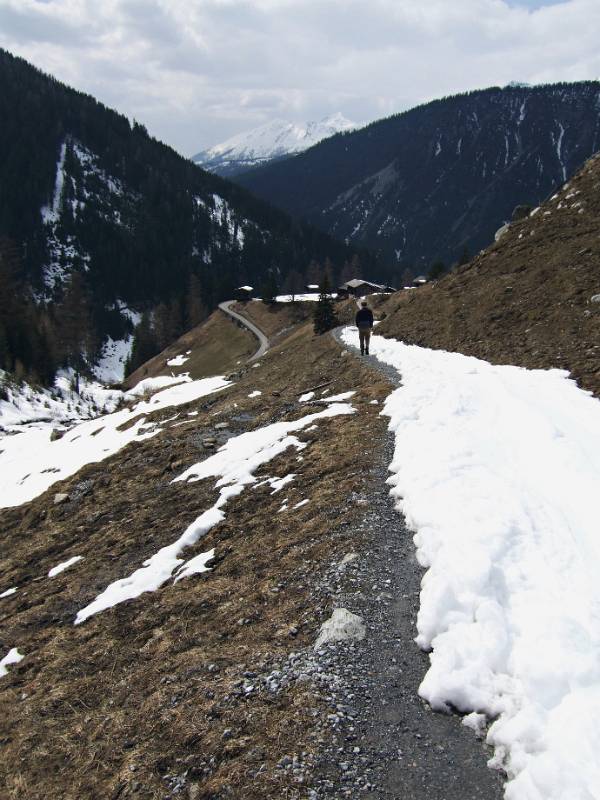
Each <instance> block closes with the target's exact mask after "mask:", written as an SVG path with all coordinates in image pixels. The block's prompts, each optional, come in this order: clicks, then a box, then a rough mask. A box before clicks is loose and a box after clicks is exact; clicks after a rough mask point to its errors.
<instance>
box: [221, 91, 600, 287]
mask: <svg viewBox="0 0 600 800" xmlns="http://www.w3.org/2000/svg"><path fill="white" fill-rule="evenodd" d="M599 147H600V83H599V82H597V81H588V82H581V83H570V84H569V83H561V84H554V85H547V86H535V87H531V86H526V85H509V86H507V87H505V88H504V89H500V88H491V89H485V90H482V91H476V92H470V93H468V94H462V95H457V96H454V97H447V98H444V99H441V100H436V101H434V102H431V103H427V104H426V105H422V106H419V107H417V108H414V109H412V110H410V111H406V112H404V113H402V114H397V115H396V116H393V117H389V118H388V119H384V120H380V121H378V122H374V123H372V124H370V125H368V126H366V127H364V128H361V129H360V130H356V131H353V132H349V133H347V134H346V135H344V136H343V138H342V137H333V138H331V139H326V140H324V141H322V142H320V143H319V144H317V145H316V146H315V147H312V148H311V149H310V150H309V151H307V152H305V153H300V154H299V155H296V156H295V157H293V158H288V159H285V160H284V161H280V162H275V163H270V164H267V165H266V166H262V167H257V168H255V169H253V170H250V171H248V172H245V173H242V174H240V175H238V176H236V178H235V180H236V181H238V182H239V183H240V184H241V185H243V186H245V187H246V188H248V189H250V190H251V191H252V192H254V193H256V194H257V195H259V196H260V197H263V198H265V199H266V200H268V201H269V202H271V203H273V204H274V205H277V206H279V207H280V208H283V209H285V210H286V211H288V212H290V213H291V214H293V215H295V216H296V217H300V218H303V219H305V220H308V221H310V222H312V223H313V224H315V225H318V226H319V227H320V228H321V229H322V230H324V231H327V232H329V233H331V234H332V235H334V236H336V237H338V238H339V239H342V240H345V241H346V242H351V243H356V244H358V243H360V244H361V245H364V246H366V247H369V248H370V249H372V250H373V251H374V252H375V253H376V254H377V255H378V256H379V257H380V258H381V259H382V260H383V261H385V262H387V263H388V264H392V263H393V264H396V265H397V266H398V267H402V266H407V267H411V268H413V269H417V270H419V271H421V270H423V269H426V268H427V267H428V266H429V265H431V263H432V262H435V261H437V260H441V261H443V262H445V263H446V265H449V264H451V263H453V262H455V261H456V260H458V259H460V258H461V256H463V257H464V256H465V254H466V253H469V254H471V255H472V254H474V253H475V252H477V251H479V250H480V249H481V248H482V247H484V246H486V245H487V244H489V242H490V241H493V237H494V233H495V231H496V230H497V229H498V228H500V227H501V226H502V224H503V223H504V222H505V221H506V220H509V219H510V218H511V215H512V212H513V210H514V208H515V207H516V206H517V205H519V204H530V205H537V204H539V203H540V202H541V201H542V200H543V199H544V198H546V197H547V196H548V195H549V194H550V193H551V192H552V191H553V190H554V189H555V188H556V187H557V186H558V185H560V184H561V183H563V182H564V181H566V180H567V179H568V178H569V177H570V176H571V175H572V174H573V173H574V172H575V171H576V170H577V169H578V168H579V167H580V166H581V164H582V163H583V162H584V160H585V159H586V158H588V157H589V156H590V155H591V154H592V153H594V152H595V151H596V150H597V149H598V148H599Z"/></svg>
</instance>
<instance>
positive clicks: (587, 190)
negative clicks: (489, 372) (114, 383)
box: [377, 156, 600, 396]
mask: <svg viewBox="0 0 600 800" xmlns="http://www.w3.org/2000/svg"><path fill="white" fill-rule="evenodd" d="M599 218H600V156H595V157H593V158H592V159H590V161H588V162H587V163H586V165H585V166H584V168H583V169H582V170H581V172H579V173H578V174H577V175H576V176H575V177H574V178H573V179H572V180H571V181H570V183H569V184H568V186H567V187H566V188H563V189H561V190H560V191H559V192H558V194H557V196H556V197H555V198H554V199H552V200H549V201H548V202H547V203H545V204H544V205H543V206H542V207H541V208H540V209H539V210H538V211H537V212H536V213H535V215H534V216H532V217H531V216H529V217H527V218H525V219H523V220H521V221H518V222H514V223H512V224H511V225H510V228H509V230H508V231H507V232H506V233H505V234H504V235H503V236H502V237H501V238H500V240H499V241H498V242H497V243H496V244H494V245H493V246H491V247H490V248H489V249H488V250H486V251H484V252H482V253H481V254H480V255H478V256H477V257H475V258H474V259H473V260H472V261H471V262H470V263H469V264H466V265H465V266H463V267H460V268H458V269H457V270H456V271H455V272H452V273H451V274H450V275H448V276H447V277H444V278H443V279H442V280H440V281H438V282H436V283H434V284H429V285H427V286H423V287H421V288H419V289H415V290H409V291H404V292H397V293H396V294H394V295H392V297H391V299H390V300H389V301H388V302H387V304H385V306H384V310H385V311H386V313H387V318H386V319H385V320H384V322H382V324H381V325H380V326H379V328H378V331H377V332H378V333H381V334H383V335H387V336H394V337H396V338H401V339H403V340H404V341H406V342H408V343H412V344H419V345H423V346H426V347H433V348H439V349H444V350H452V351H457V352H461V353H466V354H468V355H474V356H477V357H479V358H484V359H486V360H488V361H491V362H493V363H497V364H502V363H506V364H517V365H519V366H523V367H529V368H545V369H547V368H551V367H559V368H561V369H567V370H569V371H570V372H572V374H573V377H574V378H576V380H577V381H578V382H579V384H580V385H581V386H582V387H584V388H586V389H589V390H591V391H592V392H594V393H595V394H596V396H600V302H592V301H591V298H592V297H593V296H595V295H598V294H599V293H600V224H599V222H598V220H599Z"/></svg>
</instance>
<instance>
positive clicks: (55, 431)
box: [50, 428, 65, 442]
mask: <svg viewBox="0 0 600 800" xmlns="http://www.w3.org/2000/svg"><path fill="white" fill-rule="evenodd" d="M64 435H65V431H61V430H59V429H58V428H52V433H51V434H50V441H51V442H55V441H56V440H57V439H62V437H63V436H64Z"/></svg>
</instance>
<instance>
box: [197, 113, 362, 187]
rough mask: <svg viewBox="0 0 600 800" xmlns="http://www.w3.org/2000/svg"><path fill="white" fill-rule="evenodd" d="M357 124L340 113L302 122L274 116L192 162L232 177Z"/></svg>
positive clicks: (295, 151)
mask: <svg viewBox="0 0 600 800" xmlns="http://www.w3.org/2000/svg"><path fill="white" fill-rule="evenodd" d="M356 127H357V125H356V124H355V123H353V122H350V120H349V119H346V117H344V116H343V115H342V114H340V113H337V114H332V115H331V116H329V117H325V118H324V119H322V120H319V121H318V122H306V123H305V124H303V125H299V124H297V123H295V122H286V121H285V120H282V119H275V120H273V121H272V122H268V123H266V124H265V125H260V126H259V127H258V128H253V129H252V130H250V131H246V132H244V133H240V134H238V135H237V136H232V137H231V138H230V139H227V140H226V141H224V142H221V144H217V145H215V146H214V147H211V148H209V149H208V150H202V151H201V152H200V153H197V154H196V155H195V156H193V157H192V161H193V162H194V163H195V164H198V166H200V167H203V168H204V169H207V170H209V171H210V172H215V173H216V174H217V175H222V176H225V177H231V176H233V175H236V174H237V173H239V172H243V171H244V170H247V169H250V168H251V167H256V166H258V165H262V164H265V163H267V162H269V161H273V160H277V159H281V158H285V157H286V156H290V155H295V154H296V153H300V152H302V151H304V150H307V149H308V148H309V147H312V146H313V145H315V144H317V143H318V142H320V141H322V140H323V139H327V138H329V137H330V136H334V135H335V134H336V133H346V132H348V131H351V130H354V129H355V128H356Z"/></svg>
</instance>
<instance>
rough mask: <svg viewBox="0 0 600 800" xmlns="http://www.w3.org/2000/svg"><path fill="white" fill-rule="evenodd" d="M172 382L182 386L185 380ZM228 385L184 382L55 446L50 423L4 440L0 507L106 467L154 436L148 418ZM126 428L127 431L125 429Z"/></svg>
mask: <svg viewBox="0 0 600 800" xmlns="http://www.w3.org/2000/svg"><path fill="white" fill-rule="evenodd" d="M168 380H169V381H170V382H173V380H182V376H179V378H177V379H173V378H171V379H168ZM150 381H151V382H152V385H153V386H157V385H160V384H161V379H158V378H152V379H148V381H143V382H142V383H144V384H146V389H148V388H149V386H148V384H149V382H150ZM229 385H230V383H229V382H228V381H226V380H225V379H224V378H223V377H215V378H204V379H202V380H198V381H190V379H189V377H187V376H185V377H184V382H183V383H179V384H177V385H175V386H170V387H169V388H167V389H164V390H163V391H160V392H157V393H156V394H154V395H153V396H152V397H151V398H150V399H149V400H142V401H140V402H138V403H137V404H136V405H135V406H134V407H133V408H132V409H129V408H125V409H123V410H121V411H116V412H114V413H113V414H107V415H105V416H103V417H97V418H95V419H92V420H86V421H85V422H80V423H79V424H78V425H75V426H74V427H72V428H70V429H69V430H68V431H67V432H66V433H65V434H64V435H63V436H62V438H60V439H57V440H55V441H52V440H51V435H52V430H53V427H52V425H51V424H48V423H43V422H39V423H32V424H30V425H28V426H27V427H26V428H25V427H24V428H23V429H22V430H20V431H16V430H15V431H14V432H13V435H12V436H5V437H4V438H3V439H2V446H1V447H0V507H2V508H6V507H9V506H17V505H20V504H21V503H26V502H27V501H29V500H32V499H33V498H34V497H37V496H38V495H40V494H42V492H45V491H46V489H48V487H50V486H52V484H53V483H56V482H57V481H61V480H64V479H65V478H68V477H69V476H70V475H74V474H75V473H76V472H77V471H78V470H80V469H81V467H83V466H85V465H86V464H91V463H93V462H97V461H103V460H104V459H105V458H108V457H109V456H111V455H113V454H114V453H116V452H118V451H119V450H121V449H122V448H123V447H125V445H127V444H129V443H130V442H133V441H143V440H144V439H148V438H150V437H151V436H155V435H156V434H157V433H159V431H160V430H161V428H160V425H158V424H148V423H146V416H145V415H147V414H150V413H153V412H155V411H160V410H161V409H164V408H169V407H171V406H179V405H183V404H184V403H189V402H192V401H193V400H197V399H199V398H200V397H204V396H205V395H208V394H212V393H213V392H217V391H219V390H220V389H223V388H225V387H226V386H229ZM138 389H139V385H138V386H137V387H136V388H135V389H134V390H133V391H132V392H131V393H130V395H132V396H133V397H135V396H136V395H137V394H139V392H138ZM167 421H168V420H165V422H167ZM125 423H127V426H128V427H125V428H124V429H122V426H123V425H124V424H125Z"/></svg>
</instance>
